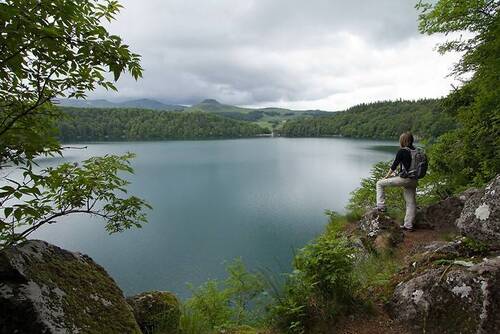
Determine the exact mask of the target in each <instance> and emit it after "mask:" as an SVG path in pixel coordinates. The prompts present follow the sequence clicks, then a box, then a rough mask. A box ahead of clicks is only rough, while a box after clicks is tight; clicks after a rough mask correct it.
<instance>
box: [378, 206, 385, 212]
mask: <svg viewBox="0 0 500 334" xmlns="http://www.w3.org/2000/svg"><path fill="white" fill-rule="evenodd" d="M375 210H377V211H378V212H380V213H386V212H387V208H385V207H383V208H380V207H378V206H377V207H376V208H375Z"/></svg>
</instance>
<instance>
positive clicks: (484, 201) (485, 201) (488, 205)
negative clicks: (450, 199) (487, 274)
mask: <svg viewBox="0 0 500 334" xmlns="http://www.w3.org/2000/svg"><path fill="white" fill-rule="evenodd" d="M456 225H457V227H458V229H459V230H460V232H461V233H462V234H463V235H466V236H468V237H470V238H472V239H475V240H479V241H482V242H484V243H486V244H488V245H489V246H491V247H493V248H496V249H500V174H499V175H497V176H496V177H495V178H494V179H493V180H492V181H491V182H490V183H489V184H488V185H487V186H486V187H485V188H484V189H482V190H480V191H477V192H475V193H474V194H473V195H472V196H470V197H469V198H468V199H467V200H466V202H465V205H464V208H463V210H462V213H461V215H460V217H459V218H458V219H457V221H456Z"/></svg>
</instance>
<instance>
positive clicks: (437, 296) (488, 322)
mask: <svg viewBox="0 0 500 334" xmlns="http://www.w3.org/2000/svg"><path fill="white" fill-rule="evenodd" d="M389 311H390V313H391V315H392V317H393V318H394V319H396V320H398V321H400V322H401V323H403V324H404V325H405V327H407V328H408V329H409V330H411V332H412V333H429V334H433V333H436V334H447V333H450V334H451V333H462V334H468V333H479V334H487V333H498V332H499V330H500V257H494V258H490V259H485V260H484V261H482V262H480V263H477V264H473V263H470V262H466V261H455V262H452V263H451V264H450V265H443V266H433V267H429V268H428V269H427V270H424V271H422V272H420V273H418V274H417V275H416V276H415V277H413V278H411V279H409V280H407V281H403V282H401V283H400V284H399V285H398V286H397V287H396V289H395V291H394V294H393V297H392V300H391V302H390V304H389Z"/></svg>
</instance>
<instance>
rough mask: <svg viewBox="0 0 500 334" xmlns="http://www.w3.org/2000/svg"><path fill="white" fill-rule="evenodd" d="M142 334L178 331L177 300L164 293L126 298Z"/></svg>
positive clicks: (178, 306) (172, 295)
mask: <svg viewBox="0 0 500 334" xmlns="http://www.w3.org/2000/svg"><path fill="white" fill-rule="evenodd" d="M127 302H128V303H129V305H130V306H132V309H133V310H134V316H135V319H136V320H137V323H138V324H139V327H140V328H141V330H142V331H143V332H144V333H152V332H153V331H155V333H165V334H173V333H177V332H178V331H179V320H180V316H181V310H180V304H179V300H178V299H177V298H176V297H175V295H174V294H172V293H170V292H165V291H151V292H143V293H141V294H139V295H135V296H132V297H128V298H127Z"/></svg>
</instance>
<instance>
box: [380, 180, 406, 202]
mask: <svg viewBox="0 0 500 334" xmlns="http://www.w3.org/2000/svg"><path fill="white" fill-rule="evenodd" d="M402 184H404V179H403V178H401V177H399V176H396V177H390V178H388V179H381V180H378V181H377V187H376V188H377V208H378V209H385V192H384V188H385V187H397V186H400V185H402Z"/></svg>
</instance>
